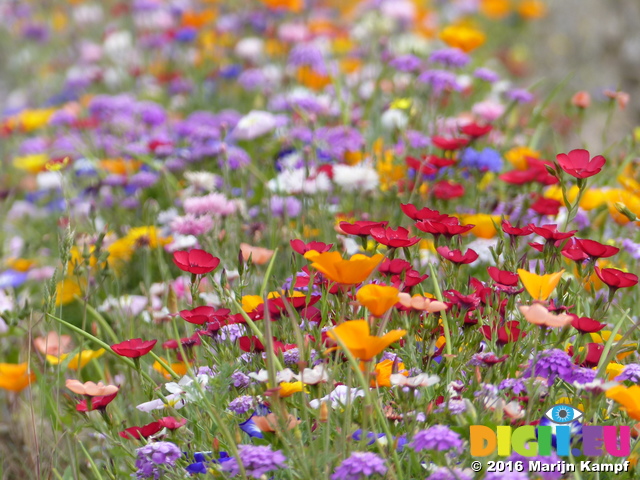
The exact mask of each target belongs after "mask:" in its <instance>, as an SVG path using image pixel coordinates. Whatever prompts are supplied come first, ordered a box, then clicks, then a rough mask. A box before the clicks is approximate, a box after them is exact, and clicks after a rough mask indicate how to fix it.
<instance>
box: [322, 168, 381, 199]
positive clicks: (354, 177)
mask: <svg viewBox="0 0 640 480" xmlns="http://www.w3.org/2000/svg"><path fill="white" fill-rule="evenodd" d="M333 181H334V183H336V184H337V185H339V186H340V187H342V188H343V189H344V190H347V191H363V192H369V191H371V190H375V188H376V187H377V186H378V183H379V182H380V178H379V176H378V172H376V170H375V169H374V168H373V167H372V166H369V165H366V164H358V165H353V166H351V165H334V167H333Z"/></svg>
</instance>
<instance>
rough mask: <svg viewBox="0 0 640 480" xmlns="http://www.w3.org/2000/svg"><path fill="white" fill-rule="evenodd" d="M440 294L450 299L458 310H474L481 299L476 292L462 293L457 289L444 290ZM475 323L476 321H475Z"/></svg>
mask: <svg viewBox="0 0 640 480" xmlns="http://www.w3.org/2000/svg"><path fill="white" fill-rule="evenodd" d="M442 294H443V295H444V296H445V297H447V298H448V299H449V300H451V302H450V303H451V305H449V307H451V306H452V305H455V306H457V307H458V308H459V309H460V310H475V309H476V308H478V306H479V305H480V302H481V301H482V299H481V298H480V295H478V294H477V293H476V292H474V293H472V294H471V295H463V294H461V293H460V292H459V291H457V290H453V289H452V290H445V291H444V292H442ZM475 323H478V322H477V321H476V322H475Z"/></svg>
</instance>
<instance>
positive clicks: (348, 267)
mask: <svg viewBox="0 0 640 480" xmlns="http://www.w3.org/2000/svg"><path fill="white" fill-rule="evenodd" d="M304 257H305V258H307V259H309V260H311V261H312V262H313V263H312V264H311V266H312V267H313V268H315V269H316V270H318V271H319V272H320V273H322V274H323V275H324V276H325V277H327V278H328V279H329V280H333V281H334V282H337V283H342V284H345V285H355V284H356V283H361V282H364V281H365V280H366V279H367V278H368V277H369V275H371V272H373V271H374V270H375V268H376V267H377V266H378V265H379V264H380V262H382V259H383V258H384V255H381V254H379V253H378V254H376V255H374V256H373V257H367V256H366V255H361V254H359V253H358V254H356V255H354V256H352V257H351V258H350V259H349V260H344V259H343V258H342V256H341V255H340V253H339V252H326V253H318V252H316V251H313V250H311V251H309V252H307V253H305V255H304Z"/></svg>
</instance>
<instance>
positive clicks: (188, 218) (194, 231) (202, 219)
mask: <svg viewBox="0 0 640 480" xmlns="http://www.w3.org/2000/svg"><path fill="white" fill-rule="evenodd" d="M169 226H170V227H171V230H172V231H173V232H175V233H179V234H180V235H195V236H198V235H204V234H205V233H209V232H210V231H211V229H212V228H213V219H212V218H211V217H210V216H208V215H202V216H199V217H196V216H195V215H193V214H190V213H189V214H187V215H185V216H183V217H176V218H174V219H173V220H172V221H171V223H170V224H169Z"/></svg>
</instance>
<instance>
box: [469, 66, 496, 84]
mask: <svg viewBox="0 0 640 480" xmlns="http://www.w3.org/2000/svg"><path fill="white" fill-rule="evenodd" d="M473 76H474V77H476V78H478V79H480V80H484V81H485V82H489V83H495V82H497V81H498V80H500V75H498V74H497V73H496V72H494V71H493V70H489V69H488V68H478V69H477V70H476V71H475V72H473Z"/></svg>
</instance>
